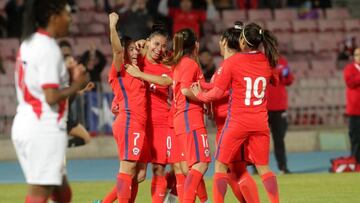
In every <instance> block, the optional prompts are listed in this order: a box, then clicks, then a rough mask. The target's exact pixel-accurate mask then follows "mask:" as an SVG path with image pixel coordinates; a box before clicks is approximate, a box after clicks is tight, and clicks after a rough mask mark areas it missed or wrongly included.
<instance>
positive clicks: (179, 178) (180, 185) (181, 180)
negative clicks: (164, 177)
mask: <svg viewBox="0 0 360 203" xmlns="http://www.w3.org/2000/svg"><path fill="white" fill-rule="evenodd" d="M175 177H176V190H177V194H178V197H179V202H180V203H183V202H184V184H185V178H186V176H185V175H184V174H182V173H181V174H175Z"/></svg>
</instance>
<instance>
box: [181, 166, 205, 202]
mask: <svg viewBox="0 0 360 203" xmlns="http://www.w3.org/2000/svg"><path fill="white" fill-rule="evenodd" d="M202 178H203V174H202V173H200V172H199V171H197V170H195V169H191V170H190V171H189V174H188V175H187V176H186V179H185V185H184V202H185V203H193V202H195V199H196V191H197V189H198V187H199V184H200V182H201V180H202Z"/></svg>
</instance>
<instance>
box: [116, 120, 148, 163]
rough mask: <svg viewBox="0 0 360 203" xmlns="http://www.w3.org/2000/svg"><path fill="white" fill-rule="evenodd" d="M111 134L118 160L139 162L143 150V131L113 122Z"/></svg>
mask: <svg viewBox="0 0 360 203" xmlns="http://www.w3.org/2000/svg"><path fill="white" fill-rule="evenodd" d="M113 134H114V138H115V141H116V144H117V147H118V155H119V159H120V160H128V161H140V157H141V154H143V150H144V140H145V132H144V129H135V128H130V127H129V126H126V125H124V124H123V123H119V122H117V121H116V120H115V122H114V124H113Z"/></svg>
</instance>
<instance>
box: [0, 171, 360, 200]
mask: <svg viewBox="0 0 360 203" xmlns="http://www.w3.org/2000/svg"><path fill="white" fill-rule="evenodd" d="M255 179H256V182H257V185H258V188H259V193H260V198H261V202H268V200H267V197H266V194H265V192H264V188H263V185H262V184H261V182H260V179H259V177H258V176H255ZM150 182H151V181H150V180H146V181H145V182H143V183H142V184H141V185H140V187H139V192H138V196H137V199H136V202H141V203H143V202H151V197H150ZM278 183H279V187H280V199H281V202H282V203H337V202H339V203H340V202H341V203H359V202H360V173H348V174H326V173H322V174H294V175H280V176H278ZM113 184H114V182H109V181H91V182H85V181H84V182H75V181H73V182H71V186H72V189H73V202H74V203H91V202H93V200H98V199H101V198H102V197H103V196H104V195H105V194H106V192H107V191H109V190H110V189H111V187H112V186H113ZM206 184H207V190H208V193H209V197H210V198H211V193H212V192H211V190H212V180H211V179H209V178H207V179H206ZM25 193H26V186H25V184H0V202H4V203H17V202H19V203H20V202H24V195H25ZM225 202H236V200H235V198H234V196H233V195H232V192H231V189H230V188H229V187H228V191H227V195H226V201H225Z"/></svg>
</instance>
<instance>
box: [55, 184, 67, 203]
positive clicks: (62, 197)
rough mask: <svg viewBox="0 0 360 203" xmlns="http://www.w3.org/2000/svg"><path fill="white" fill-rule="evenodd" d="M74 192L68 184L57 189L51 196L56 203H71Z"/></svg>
mask: <svg viewBox="0 0 360 203" xmlns="http://www.w3.org/2000/svg"><path fill="white" fill-rule="evenodd" d="M71 198H72V192H71V188H70V186H69V185H68V184H66V185H65V186H61V187H56V188H55V189H54V191H53V193H52V195H51V199H52V200H53V201H54V202H71Z"/></svg>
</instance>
